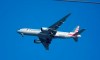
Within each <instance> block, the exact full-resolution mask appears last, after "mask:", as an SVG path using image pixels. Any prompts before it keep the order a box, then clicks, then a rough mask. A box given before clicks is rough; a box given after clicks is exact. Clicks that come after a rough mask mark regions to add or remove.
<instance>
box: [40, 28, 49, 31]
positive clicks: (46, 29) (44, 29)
mask: <svg viewBox="0 0 100 60" xmlns="http://www.w3.org/2000/svg"><path fill="white" fill-rule="evenodd" d="M48 30H49V28H46V27H42V28H41V31H42V32H47V31H48Z"/></svg>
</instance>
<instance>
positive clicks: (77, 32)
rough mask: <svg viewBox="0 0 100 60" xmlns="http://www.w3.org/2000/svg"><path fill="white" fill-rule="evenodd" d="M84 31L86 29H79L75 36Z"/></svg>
mask: <svg viewBox="0 0 100 60" xmlns="http://www.w3.org/2000/svg"><path fill="white" fill-rule="evenodd" d="M83 31H85V29H81V30H79V31H78V32H77V33H75V34H74V36H75V35H78V34H81V33H82V32H83Z"/></svg>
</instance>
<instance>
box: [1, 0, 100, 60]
mask: <svg viewBox="0 0 100 60" xmlns="http://www.w3.org/2000/svg"><path fill="white" fill-rule="evenodd" d="M91 1H99V0H91ZM68 13H72V14H71V16H70V17H69V18H68V20H67V21H66V22H65V23H64V24H63V25H62V26H61V27H60V28H59V29H58V30H61V31H72V30H73V29H74V28H75V27H76V26H77V25H80V26H81V28H85V29H86V31H85V32H84V33H82V37H81V38H79V41H78V42H77V43H76V42H74V41H73V39H54V40H53V41H52V43H51V45H50V50H49V51H46V50H45V49H44V47H43V46H42V45H41V44H34V43H33V40H34V39H38V38H37V37H34V36H25V37H21V36H20V35H19V34H18V33H17V30H18V29H20V28H24V27H27V28H34V29H40V28H41V27H43V26H44V27H49V26H50V25H52V24H53V23H55V22H56V21H58V20H59V19H61V18H62V17H63V16H65V15H67V14H68ZM99 20H100V5H93V4H84V3H68V2H57V1H52V0H42V1H41V0H37V1H33V0H3V1H0V32H1V37H0V47H1V48H0V55H1V56H0V60H100V38H99V37H100V32H99V31H100V28H99V25H100V21H99Z"/></svg>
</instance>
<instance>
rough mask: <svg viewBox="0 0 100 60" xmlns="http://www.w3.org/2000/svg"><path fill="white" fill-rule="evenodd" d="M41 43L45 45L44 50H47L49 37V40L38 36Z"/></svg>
mask: <svg viewBox="0 0 100 60" xmlns="http://www.w3.org/2000/svg"><path fill="white" fill-rule="evenodd" d="M39 39H40V41H41V43H42V44H43V46H44V47H45V49H46V50H49V45H50V42H51V39H50V40H46V39H42V38H39Z"/></svg>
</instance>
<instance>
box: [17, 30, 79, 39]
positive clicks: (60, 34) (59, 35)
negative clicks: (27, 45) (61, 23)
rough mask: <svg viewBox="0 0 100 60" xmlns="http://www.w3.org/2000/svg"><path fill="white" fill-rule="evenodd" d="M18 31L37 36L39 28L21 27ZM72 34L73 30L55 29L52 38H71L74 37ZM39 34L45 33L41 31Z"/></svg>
mask: <svg viewBox="0 0 100 60" xmlns="http://www.w3.org/2000/svg"><path fill="white" fill-rule="evenodd" d="M18 33H20V34H22V35H31V36H38V35H39V34H40V33H41V30H40V29H29V28H22V29H20V30H18ZM73 34H75V33H74V32H61V31H57V33H56V34H55V36H54V38H72V37H75V36H73ZM41 35H45V34H44V33H41ZM77 37H81V35H77Z"/></svg>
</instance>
